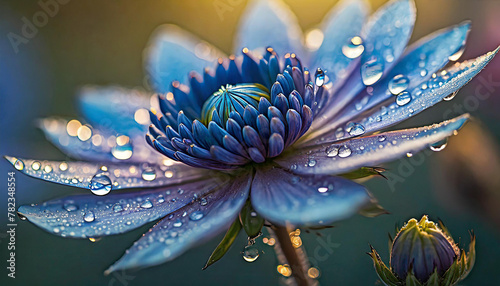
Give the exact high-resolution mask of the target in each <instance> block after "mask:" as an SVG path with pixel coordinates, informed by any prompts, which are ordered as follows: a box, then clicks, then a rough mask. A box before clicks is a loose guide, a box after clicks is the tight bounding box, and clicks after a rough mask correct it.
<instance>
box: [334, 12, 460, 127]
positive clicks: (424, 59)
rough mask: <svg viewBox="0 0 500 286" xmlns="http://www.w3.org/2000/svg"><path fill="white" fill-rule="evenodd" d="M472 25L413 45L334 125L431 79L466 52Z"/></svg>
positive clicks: (456, 27)
mask: <svg viewBox="0 0 500 286" xmlns="http://www.w3.org/2000/svg"><path fill="white" fill-rule="evenodd" d="M469 29H470V22H469V21H466V22H464V23H462V24H459V25H456V26H452V27H448V28H445V29H442V30H439V31H436V32H434V33H432V34H430V35H428V36H426V37H424V38H422V39H420V40H419V41H418V42H416V43H415V44H413V45H412V46H411V47H410V48H409V49H408V51H407V52H406V53H405V55H404V56H403V58H402V59H401V60H400V61H399V62H398V63H397V64H396V66H394V68H393V69H392V70H391V71H390V72H389V73H388V74H387V76H386V77H385V78H383V79H382V80H381V81H380V82H379V83H377V84H375V85H374V86H373V88H372V89H370V91H369V92H368V91H367V90H366V89H365V90H363V91H362V92H361V93H360V94H358V95H357V96H356V98H355V99H354V101H352V102H351V103H349V105H347V106H346V107H345V108H344V109H343V110H342V111H341V112H340V113H339V114H337V115H335V117H334V118H333V120H332V122H331V123H332V124H333V123H334V124H335V125H338V123H345V122H346V121H348V120H349V119H351V118H354V117H355V116H356V115H358V114H361V113H363V112H365V111H366V110H368V109H370V108H372V107H374V106H376V105H378V104H380V103H382V102H383V101H385V100H387V99H388V98H390V97H392V96H395V95H397V94H399V93H401V92H403V91H405V90H412V89H414V88H415V87H417V86H419V85H421V84H422V83H424V82H426V81H427V80H429V79H430V78H431V76H432V74H434V73H435V72H437V71H438V70H439V69H441V68H442V67H443V66H444V65H445V64H446V63H448V61H449V59H450V58H452V57H453V56H454V55H458V54H460V53H461V52H462V51H463V48H464V47H465V42H466V38H467V34H468V32H469Z"/></svg>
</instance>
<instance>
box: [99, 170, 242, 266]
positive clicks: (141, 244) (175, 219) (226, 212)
mask: <svg viewBox="0 0 500 286" xmlns="http://www.w3.org/2000/svg"><path fill="white" fill-rule="evenodd" d="M250 183H251V175H250V174H246V175H243V176H239V177H238V178H233V180H232V181H231V182H229V183H226V184H221V185H219V187H218V189H217V190H215V191H214V192H211V193H209V194H207V195H206V196H204V197H203V198H202V199H200V201H199V202H194V203H192V204H189V205H187V206H185V207H183V208H181V209H179V210H177V211H176V212H174V213H172V214H170V215H169V216H167V217H165V218H164V219H163V220H161V221H160V222H159V223H158V224H156V225H155V226H154V227H153V228H151V229H150V230H149V231H148V232H147V233H145V234H144V235H143V236H142V237H141V238H140V239H139V240H138V241H136V242H135V243H134V245H133V246H132V247H131V248H130V249H128V250H127V251H126V252H125V255H123V256H122V257H121V258H120V259H119V260H118V261H117V262H116V263H115V264H113V265H112V266H111V267H110V268H109V269H108V270H106V273H111V272H113V271H117V270H122V269H130V268H140V267H148V266H153V265H158V264H161V263H164V262H167V261H170V260H173V259H175V258H176V257H178V256H179V255H181V254H183V253H184V252H185V251H187V250H188V249H189V248H191V247H193V246H194V245H197V244H200V243H202V242H204V241H206V240H208V239H210V238H212V237H213V236H215V235H217V234H218V233H220V232H222V231H223V230H224V229H227V228H229V226H230V225H231V223H232V222H233V221H234V219H235V218H237V217H238V213H239V212H240V210H241V208H242V207H243V204H244V203H245V201H246V200H247V198H248V193H249V191H250ZM202 202H203V203H202ZM200 262H201V261H200ZM200 265H201V264H200ZM200 267H201V266H200Z"/></svg>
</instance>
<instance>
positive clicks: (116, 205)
mask: <svg viewBox="0 0 500 286" xmlns="http://www.w3.org/2000/svg"><path fill="white" fill-rule="evenodd" d="M113 211H114V212H115V213H119V212H121V211H123V207H122V205H120V204H114V205H113Z"/></svg>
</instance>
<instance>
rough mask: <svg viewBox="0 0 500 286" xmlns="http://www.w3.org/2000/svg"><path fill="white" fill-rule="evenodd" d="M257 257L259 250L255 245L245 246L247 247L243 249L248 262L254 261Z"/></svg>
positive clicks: (244, 257)
mask: <svg viewBox="0 0 500 286" xmlns="http://www.w3.org/2000/svg"><path fill="white" fill-rule="evenodd" d="M257 258H259V250H258V249H257V247H255V246H253V245H247V246H245V249H243V259H245V261H246V262H254V261H255V260H257Z"/></svg>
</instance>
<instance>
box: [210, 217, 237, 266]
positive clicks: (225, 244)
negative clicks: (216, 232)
mask: <svg viewBox="0 0 500 286" xmlns="http://www.w3.org/2000/svg"><path fill="white" fill-rule="evenodd" d="M240 231H241V223H240V220H239V219H235V220H234V222H233V224H232V225H231V226H230V227H229V229H228V230H227V232H226V235H224V238H223V239H222V240H221V242H220V243H219V245H217V247H216V248H215V250H214V252H212V255H210V257H209V258H208V261H207V263H206V264H205V266H204V267H203V270H205V269H207V267H208V266H210V265H212V264H214V263H215V262H217V261H218V260H219V259H221V258H222V257H223V256H224V255H225V254H226V252H227V251H228V250H229V248H231V245H232V244H233V242H234V240H235V239H236V237H237V236H238V234H239V233H240Z"/></svg>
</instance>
